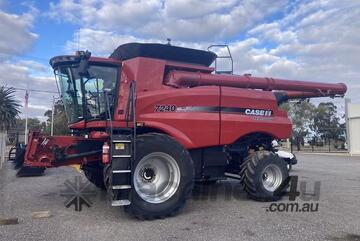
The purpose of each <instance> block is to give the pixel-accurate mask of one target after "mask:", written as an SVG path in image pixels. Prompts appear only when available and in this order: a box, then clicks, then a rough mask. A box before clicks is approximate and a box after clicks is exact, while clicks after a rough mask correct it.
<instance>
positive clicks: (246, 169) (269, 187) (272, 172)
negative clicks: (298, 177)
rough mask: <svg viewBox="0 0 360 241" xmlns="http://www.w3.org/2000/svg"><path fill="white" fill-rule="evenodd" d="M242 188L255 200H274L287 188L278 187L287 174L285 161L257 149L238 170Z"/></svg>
mask: <svg viewBox="0 0 360 241" xmlns="http://www.w3.org/2000/svg"><path fill="white" fill-rule="evenodd" d="M240 176H241V180H242V183H243V185H244V189H245V191H246V192H247V194H248V196H249V197H250V198H251V199H254V200H256V201H263V202H266V201H276V200H279V199H280V198H281V194H282V193H283V191H284V190H285V189H286V188H287V186H284V187H282V190H277V192H276V194H275V190H276V189H278V188H279V187H280V186H281V184H282V183H283V181H284V180H286V178H287V177H288V176H289V172H288V170H287V167H286V163H285V162H284V160H282V159H281V158H280V157H278V156H277V155H276V154H274V153H272V152H269V151H257V152H255V153H253V154H251V155H249V156H248V157H247V158H246V159H245V161H244V163H243V165H242V169H241V171H240Z"/></svg>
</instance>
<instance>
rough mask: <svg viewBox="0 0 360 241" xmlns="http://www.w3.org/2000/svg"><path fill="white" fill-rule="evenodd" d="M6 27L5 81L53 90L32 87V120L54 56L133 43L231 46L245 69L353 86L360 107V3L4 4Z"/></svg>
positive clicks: (61, 0) (0, 51) (122, 0)
mask: <svg viewBox="0 0 360 241" xmlns="http://www.w3.org/2000/svg"><path fill="white" fill-rule="evenodd" d="M0 33H1V34H0V84H1V85H7V86H11V87H15V88H18V89H26V88H27V89H33V90H43V91H48V92H53V93H42V92H34V91H30V92H29V116H30V117H37V118H40V119H42V120H43V119H44V116H43V114H44V112H45V111H46V110H48V109H49V108H51V103H52V99H53V96H55V97H57V96H58V94H57V93H56V92H57V87H56V83H55V79H54V76H53V71H52V69H51V68H50V66H49V64H48V62H49V59H50V58H51V57H53V56H56V55H63V54H73V53H74V52H75V51H76V50H78V49H80V50H89V51H91V52H92V56H105V57H107V56H109V55H110V54H111V53H112V51H113V50H114V49H115V48H116V47H117V46H119V45H121V44H124V43H127V42H159V43H166V42H167V41H166V39H167V38H170V39H171V43H172V45H179V46H187V47H194V48H199V49H207V47H208V46H209V45H211V44H228V45H229V47H230V50H231V54H232V56H233V59H234V72H235V73H236V74H245V73H250V74H252V75H253V76H267V77H274V78H286V79H294V80H307V81H320V82H330V83H338V82H344V83H346V84H347V86H348V92H347V94H346V97H347V98H351V101H352V102H358V103H360V95H359V92H360V82H359V81H360V66H359V63H360V1H359V0H342V1H338V0H312V1H306V0H301V1H300V0H271V1H264V0H222V1H218V0H202V1H199V0H198V1H196V0H133V1H131V0H58V1H45V0H37V1H21V0H20V1H14V0H0ZM221 51H222V50H220V54H223V53H222V52H221ZM24 95H25V91H23V90H17V92H16V97H17V98H18V99H19V100H20V101H21V102H23V101H24ZM324 100H326V99H324ZM318 101H320V100H318ZM334 101H335V102H336V103H337V104H338V105H339V106H340V108H343V103H344V99H335V100H334ZM22 111H23V109H22ZM21 116H23V114H22V115H21Z"/></svg>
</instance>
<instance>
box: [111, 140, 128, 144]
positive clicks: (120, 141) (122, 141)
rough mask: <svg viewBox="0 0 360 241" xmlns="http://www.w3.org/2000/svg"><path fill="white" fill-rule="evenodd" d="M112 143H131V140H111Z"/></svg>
mask: <svg viewBox="0 0 360 241" xmlns="http://www.w3.org/2000/svg"><path fill="white" fill-rule="evenodd" d="M112 142H113V143H131V140H113V141H112Z"/></svg>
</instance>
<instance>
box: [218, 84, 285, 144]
mask: <svg viewBox="0 0 360 241" xmlns="http://www.w3.org/2000/svg"><path fill="white" fill-rule="evenodd" d="M221 106H222V107H236V108H250V109H267V110H271V111H272V112H273V115H272V116H266V117H262V116H254V115H244V114H237V113H226V112H222V113H221V137H220V144H222V145H224V144H230V143H233V142H234V141H236V140H237V139H239V138H240V137H242V136H244V135H247V134H250V133H255V132H260V133H265V134H268V135H270V136H273V137H274V138H276V139H282V138H288V137H289V136H290V135H291V122H290V120H289V118H288V117H287V114H286V113H285V112H283V111H281V110H280V109H279V107H278V105H277V102H276V99H275V96H274V94H273V93H271V92H268V91H259V90H247V89H239V88H231V87H221Z"/></svg>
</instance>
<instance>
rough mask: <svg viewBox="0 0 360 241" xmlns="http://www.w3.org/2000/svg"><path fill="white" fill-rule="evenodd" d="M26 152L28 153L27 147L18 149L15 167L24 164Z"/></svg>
mask: <svg viewBox="0 0 360 241" xmlns="http://www.w3.org/2000/svg"><path fill="white" fill-rule="evenodd" d="M25 153H26V149H25V148H19V150H16V157H15V160H14V169H15V170H16V169H19V168H21V167H22V166H23V164H24V161H25Z"/></svg>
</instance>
